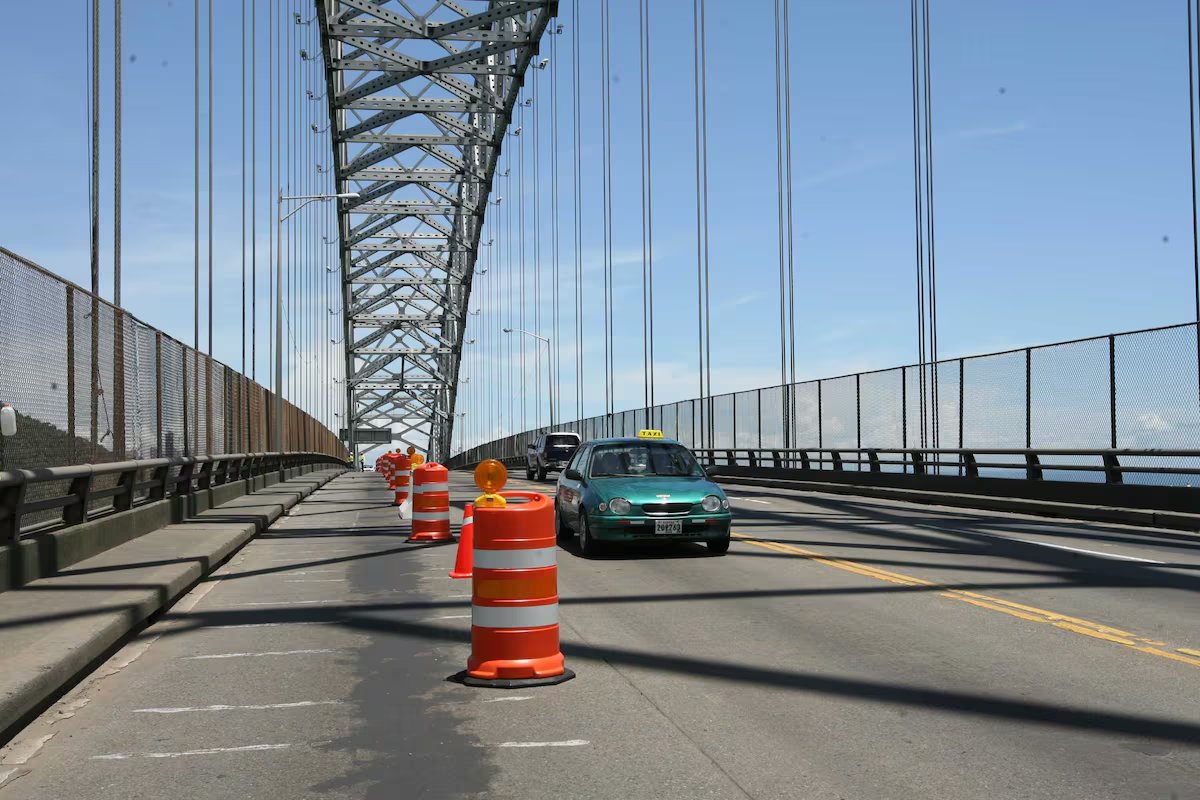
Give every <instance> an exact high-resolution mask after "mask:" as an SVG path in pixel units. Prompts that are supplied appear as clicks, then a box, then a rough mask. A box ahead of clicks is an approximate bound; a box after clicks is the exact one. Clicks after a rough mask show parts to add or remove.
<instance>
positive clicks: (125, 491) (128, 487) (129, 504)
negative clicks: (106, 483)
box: [113, 466, 138, 511]
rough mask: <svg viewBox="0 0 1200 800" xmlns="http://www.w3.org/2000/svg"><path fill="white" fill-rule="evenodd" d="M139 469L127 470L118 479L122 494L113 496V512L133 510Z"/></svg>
mask: <svg viewBox="0 0 1200 800" xmlns="http://www.w3.org/2000/svg"><path fill="white" fill-rule="evenodd" d="M137 477H138V468H137V467H136V466H135V467H134V468H133V469H127V470H125V471H124V472H122V473H121V477H120V478H118V479H117V486H119V487H120V489H121V493H120V494H117V495H113V511H128V510H129V509H131V508H133V493H134V490H135V488H136V487H137Z"/></svg>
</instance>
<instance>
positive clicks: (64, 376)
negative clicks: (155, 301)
mask: <svg viewBox="0 0 1200 800" xmlns="http://www.w3.org/2000/svg"><path fill="white" fill-rule="evenodd" d="M0 287H2V288H0V401H3V402H7V403H10V404H11V405H12V406H13V407H14V408H15V409H16V411H17V415H18V424H17V433H16V435H15V436H11V437H0V471H4V470H15V469H34V468H39V467H60V466H71V465H74V464H98V463H106V462H113V461H126V460H131V459H140V458H164V457H167V458H169V457H174V456H185V455H191V456H198V455H216V454H224V453H261V452H265V451H267V450H270V449H272V448H271V446H270V443H271V430H272V425H273V417H274V414H275V402H274V395H273V394H272V393H271V392H269V391H267V390H266V389H265V388H263V387H262V386H260V385H259V384H257V383H255V382H253V381H251V380H250V379H249V378H247V377H246V376H244V375H242V374H240V373H238V372H236V371H234V370H233V369H231V368H229V367H227V366H225V365H224V364H222V363H220V362H219V361H216V360H214V359H212V358H209V357H208V356H206V355H204V354H203V353H198V352H196V351H195V350H193V349H192V348H190V347H188V346H187V345H185V344H183V343H182V342H179V341H178V340H176V339H173V338H171V337H170V336H168V335H167V334H165V333H163V332H162V331H159V330H156V329H155V328H152V327H150V326H149V325H146V324H144V323H142V322H141V321H139V320H138V319H136V318H135V317H133V316H131V315H130V314H129V313H128V312H126V311H124V310H122V309H119V308H116V307H115V306H113V305H111V304H109V303H107V302H105V301H103V300H101V299H99V298H96V297H94V296H93V295H92V294H91V293H90V292H88V291H86V290H84V289H82V288H80V287H78V286H76V285H74V284H72V283H70V282H68V281H64V280H63V279H61V278H59V277H57V276H56V275H54V274H52V273H50V272H47V271H46V270H44V269H42V268H41V267H38V266H37V265H36V264H33V263H31V262H29V261H26V260H25V259H23V258H21V257H20V256H17V255H15V254H13V253H10V252H9V251H7V250H4V249H3V248H0ZM283 438H284V442H283V449H284V450H285V451H289V452H312V453H324V454H326V455H330V456H335V457H338V458H348V457H349V454H348V453H347V451H346V449H345V447H344V445H343V444H342V443H341V442H340V441H339V440H338V439H337V436H336V434H334V433H333V432H331V431H330V430H328V429H327V428H326V427H325V426H324V425H322V424H321V423H320V422H318V421H317V420H316V419H314V418H313V417H311V416H309V415H308V414H307V413H305V412H304V411H301V410H300V409H299V408H297V407H296V406H294V405H292V404H291V403H289V402H287V401H284V403H283Z"/></svg>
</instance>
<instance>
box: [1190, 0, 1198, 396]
mask: <svg viewBox="0 0 1200 800" xmlns="http://www.w3.org/2000/svg"><path fill="white" fill-rule="evenodd" d="M1193 5H1195V6H1196V8H1195V13H1196V15H1197V16H1198V18H1200V1H1198V0H1187V37H1188V41H1187V50H1188V136H1189V141H1190V143H1191V167H1192V198H1191V200H1192V294H1193V298H1194V300H1195V304H1196V383H1197V391H1198V392H1200V238H1198V233H1197V227H1196V225H1197V215H1196V79H1195V59H1196V58H1197V57H1200V52H1197V53H1196V55H1193V51H1194V50H1196V51H1200V41H1197V40H1195V39H1193V38H1192V28H1193V22H1192V16H1193V8H1192V6H1193Z"/></svg>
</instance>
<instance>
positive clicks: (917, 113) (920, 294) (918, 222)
mask: <svg viewBox="0 0 1200 800" xmlns="http://www.w3.org/2000/svg"><path fill="white" fill-rule="evenodd" d="M917 29H918V20H917V0H909V36H910V39H911V46H912V105H913V110H912V113H913V116H912V121H913V214H914V217H913V218H914V221H915V226H916V237H915V242H916V260H917V276H916V284H917V354H918V360H917V382H918V390H917V392H918V393H917V397H918V400H917V408H918V414H919V419H920V439H919V441H920V446H921V447H925V446H926V445H927V441H926V434H925V419H926V416H925V415H926V407H925V396H926V392H925V352H926V351H925V304H924V303H925V286H924V281H923V273H924V268H925V250H924V241H925V227H924V222H923V210H924V209H923V201H922V193H921V174H922V161H921V134H920V130H921V105H920V92H921V82H920V78H919V75H920V71H919V68H918V62H919V59H920V47H919V44H918V43H919V37H918V30H917ZM905 423H906V424H907V420H906V421H905Z"/></svg>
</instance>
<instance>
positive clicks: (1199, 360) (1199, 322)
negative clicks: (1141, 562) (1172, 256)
mask: <svg viewBox="0 0 1200 800" xmlns="http://www.w3.org/2000/svg"><path fill="white" fill-rule="evenodd" d="M1193 5H1195V6H1196V8H1195V12H1196V14H1197V17H1198V18H1200V0H1187V37H1188V41H1187V51H1188V137H1189V142H1190V146H1191V168H1192V175H1191V178H1192V197H1191V201H1192V293H1193V297H1194V300H1195V306H1196V331H1197V333H1196V377H1197V391H1198V392H1200V238H1198V236H1197V227H1196V226H1197V213H1196V88H1195V56H1193V50H1197V51H1200V41H1196V40H1194V39H1193V38H1192V27H1193V23H1192V15H1193V8H1192V6H1193ZM1193 43H1194V44H1195V47H1193ZM1114 446H1115V444H1114Z"/></svg>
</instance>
